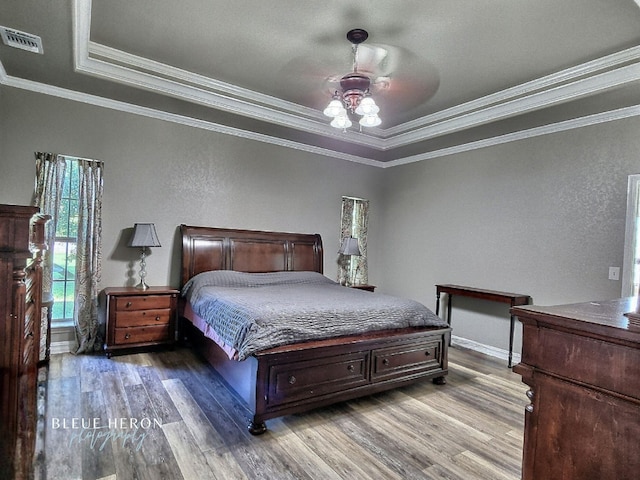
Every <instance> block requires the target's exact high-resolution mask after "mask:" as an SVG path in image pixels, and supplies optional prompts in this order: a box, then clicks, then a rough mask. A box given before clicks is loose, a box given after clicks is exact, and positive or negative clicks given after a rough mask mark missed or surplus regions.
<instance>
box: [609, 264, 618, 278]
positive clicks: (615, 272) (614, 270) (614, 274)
mask: <svg viewBox="0 0 640 480" xmlns="http://www.w3.org/2000/svg"><path fill="white" fill-rule="evenodd" d="M609 280H620V267H609Z"/></svg>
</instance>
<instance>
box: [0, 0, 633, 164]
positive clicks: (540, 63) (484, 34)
mask: <svg viewBox="0 0 640 480" xmlns="http://www.w3.org/2000/svg"><path fill="white" fill-rule="evenodd" d="M0 24H1V25H3V26H6V27H9V28H13V29H16V30H21V31H25V32H28V33H30V34H34V35H38V36H40V37H41V38H42V40H43V45H44V54H43V55H38V54H33V53H30V52H26V51H24V50H18V49H14V48H10V47H8V46H5V45H2V44H0V62H1V67H2V68H0V83H3V84H5V85H8V86H10V87H16V88H24V89H28V90H35V91H40V92H43V93H46V94H51V95H57V96H63V97H67V98H71V99H74V100H79V101H84V102H87V103H94V104H98V105H103V106H105V107H108V108H117V109H121V110H124V111H131V112H133V113H139V114H142V115H147V116H152V117H156V118H162V119H165V120H168V121H175V122H179V123H185V124H189V125H193V126H195V127H198V128H207V129H211V130H215V131H221V132H224V133H229V134H232V135H239V136H243V137H247V138H252V139H255V140H257V141H264V142H269V143H276V144H280V145H284V146H288V147H291V148H297V149H302V150H308V151H315V152H318V153H324V154H329V155H333V156H337V157H339V158H345V159H347V160H353V161H359V162H363V163H370V164H375V165H380V166H389V165H397V164H399V163H406V162H410V161H416V160H422V159H428V158H433V157H435V156H440V155H444V154H447V153H452V152H455V151H463V150H468V149H471V148H479V147H482V146H485V145H491V144H495V143H500V142H503V141H512V140H517V139H519V138H525V137H527V136H532V135H539V134H545V133H549V132H554V131H560V130H563V129H567V128H577V127H580V126H583V125H588V124H593V123H597V122H600V121H611V120H614V119H616V118H624V117H625V116H631V115H638V114H639V113H640V112H639V111H638V105H639V104H640V102H638V100H637V99H638V98H639V97H638V95H639V94H640V88H639V86H640V82H639V80H640V65H639V61H640V8H639V7H638V5H637V3H636V2H635V1H634V0H562V1H561V2H560V1H557V0H536V1H534V0H483V1H479V0H455V1H453V0H411V1H410V0H393V1H373V0H353V1H350V2H345V1H339V0H329V1H325V2H309V1H300V0H279V1H264V0H263V1H260V0H244V1H235V2H227V1H225V2H223V1H215V0H180V1H175V0H135V1H132V0H108V1H104V0H103V1H99V0H94V1H93V2H92V1H91V0H48V1H47V2H42V0H21V1H17V0H15V1H14V0H11V1H3V2H1V3H0ZM352 28H364V29H366V30H367V31H368V32H369V39H368V40H367V41H366V42H365V43H364V44H363V45H362V46H361V47H360V54H362V57H361V58H359V64H360V67H361V68H363V69H364V70H365V71H366V72H367V73H370V74H371V77H372V78H373V79H374V80H378V83H377V86H376V88H375V89H374V96H375V98H376V101H377V103H378V104H379V105H380V107H381V112H380V116H381V117H382V119H383V124H382V125H381V126H380V127H379V128H375V129H366V130H364V131H362V132H359V131H358V129H357V128H355V127H352V129H350V130H349V131H347V132H343V131H340V130H336V129H333V128H331V127H329V126H328V123H329V119H328V118H326V117H324V116H323V115H322V110H323V109H324V107H325V106H326V104H327V103H328V102H329V100H330V99H331V92H332V89H333V88H335V85H336V79H338V78H339V77H340V76H342V75H344V74H345V73H349V72H350V71H351V70H352V52H351V45H350V43H349V42H348V41H347V39H346V37H345V35H346V32H347V31H348V30H350V29H352ZM376 56H377V57H376ZM374 59H375V60H374Z"/></svg>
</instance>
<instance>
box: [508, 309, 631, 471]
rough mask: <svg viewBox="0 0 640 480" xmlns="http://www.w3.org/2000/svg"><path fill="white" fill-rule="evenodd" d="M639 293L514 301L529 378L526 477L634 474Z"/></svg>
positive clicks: (520, 368) (523, 370) (520, 370)
mask: <svg viewBox="0 0 640 480" xmlns="http://www.w3.org/2000/svg"><path fill="white" fill-rule="evenodd" d="M638 308H639V304H638V297H631V298H622V299H616V300H606V301H597V302H585V303H576V304H571V305H558V306H551V307H539V306H528V307H516V308H513V309H512V312H513V313H514V314H515V315H517V316H518V319H519V320H520V321H521V322H522V324H523V342H522V362H521V363H520V364H518V365H516V366H515V367H514V368H513V371H514V372H516V373H519V374H520V375H522V381H523V382H524V383H526V384H527V385H529V387H530V390H529V391H528V392H527V396H528V397H529V399H530V402H531V403H530V404H529V405H528V406H527V407H526V410H525V432H524V451H523V468H522V478H523V480H540V479H550V480H551V479H562V480H635V479H636V478H638V475H639V472H640V447H639V446H638V445H639V444H638V439H640V328H639V327H634V326H632V325H631V324H630V322H629V319H628V318H627V316H626V315H625V314H626V313H628V312H637V311H638Z"/></svg>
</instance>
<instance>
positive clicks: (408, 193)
mask: <svg viewBox="0 0 640 480" xmlns="http://www.w3.org/2000/svg"><path fill="white" fill-rule="evenodd" d="M639 130H640V120H639V119H637V118H632V119H627V120H621V121H616V122H611V123H606V124H602V125H597V126H591V127H585V128H582V129H576V130H572V131H568V132H563V133H557V134H552V135H547V136H543V137H538V138H532V139H528V140H521V141H518V142H513V143H509V144H505V145H501V146H495V147H491V148H484V149H479V150H474V151H471V152H467V153H464V154H459V155H454V156H447V157H442V158H438V159H436V160H431V161H427V162H421V163H414V164H410V165H406V166H402V167H397V168H393V169H390V170H389V171H388V172H387V176H386V178H385V187H384V188H385V193H384V198H383V200H384V201H383V202H382V205H383V206H384V211H383V213H382V216H383V219H384V223H385V229H384V230H383V232H382V239H380V240H379V241H380V242H381V243H383V244H385V245H387V244H388V245H396V246H398V245H401V247H402V248H403V249H406V252H407V253H404V254H402V253H397V254H395V255H394V254H392V255H388V256H385V257H384V267H383V268H384V272H385V275H384V279H383V287H384V288H385V289H387V290H389V291H392V292H405V293H406V294H408V295H410V296H412V297H413V298H416V299H418V300H421V301H423V302H424V303H425V304H427V305H428V306H430V307H431V308H435V287H434V285H435V284H437V283H454V284H461V285H469V286H475V287H480V288H487V289H493V290H503V291H508V292H515V293H524V294H529V295H531V296H532V297H533V300H534V303H536V304H540V305H552V304H561V303H573V302H582V301H591V300H603V299H609V298H616V297H619V296H620V292H621V282H620V281H611V280H608V269H609V267H610V266H619V267H621V266H622V258H623V247H624V232H625V214H626V190H627V177H628V175H630V174H633V173H637V172H639V171H640V140H639V137H638V131H639ZM395 250H396V251H397V250H398V248H396V249H395ZM488 315H489V316H488ZM452 317H453V326H454V334H455V335H460V336H462V337H465V338H468V339H472V340H475V341H479V342H480V343H484V344H490V345H494V346H497V347H501V348H506V347H507V345H508V341H507V339H508V308H507V307H501V306H499V305H496V304H493V305H492V304H487V302H482V301H478V300H468V299H464V298H462V297H460V298H459V299H456V298H455V297H454V311H453V315H452ZM518 337H519V335H518ZM516 344H517V348H516V351H519V348H520V343H519V338H518V339H517V342H516Z"/></svg>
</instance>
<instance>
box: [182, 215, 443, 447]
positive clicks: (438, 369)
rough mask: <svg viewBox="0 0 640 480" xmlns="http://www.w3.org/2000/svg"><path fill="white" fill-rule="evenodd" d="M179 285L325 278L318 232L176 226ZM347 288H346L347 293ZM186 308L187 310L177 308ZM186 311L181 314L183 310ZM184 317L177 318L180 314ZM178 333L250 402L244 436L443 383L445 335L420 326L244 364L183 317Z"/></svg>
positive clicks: (270, 354)
mask: <svg viewBox="0 0 640 480" xmlns="http://www.w3.org/2000/svg"><path fill="white" fill-rule="evenodd" d="M180 231H181V235H182V276H181V286H182V285H184V284H185V283H186V281H187V280H189V279H190V278H191V277H193V276H194V275H196V274H198V273H201V272H204V271H209V270H236V271H241V272H252V273H264V272H276V271H305V270H306V271H315V272H320V273H322V270H323V250H322V239H321V238H320V235H318V234H297V233H279V232H264V231H252V230H232V229H222V228H210V227H195V226H188V225H181V226H180ZM345 288H346V287H345ZM181 307H182V308H184V305H181ZM182 311H183V310H182V309H181V312H182ZM181 316H182V315H181ZM181 323H182V332H183V333H185V334H186V335H187V336H188V337H189V338H190V340H191V342H192V343H193V345H195V346H197V347H198V348H199V349H200V350H201V352H202V353H203V354H204V356H205V357H206V358H207V360H208V361H209V363H210V364H211V365H212V366H213V367H214V368H215V369H216V371H217V372H218V373H220V375H221V376H222V377H223V378H224V379H225V380H226V381H227V383H228V384H229V385H230V386H231V388H232V389H233V390H235V392H236V393H237V394H238V395H239V396H240V397H241V398H242V399H243V400H244V401H245V402H246V403H247V405H248V406H249V409H250V410H251V412H252V415H253V416H252V419H251V421H250V423H249V431H250V432H251V433H252V434H254V435H258V434H261V433H264V432H265V431H266V424H265V420H267V419H269V418H274V417H280V416H283V415H289V414H293V413H300V412H304V411H307V410H310V409H312V408H316V407H320V406H324V405H330V404H333V403H336V402H341V401H345V400H349V399H353V398H357V397H361V396H364V395H369V394H373V393H377V392H381V391H384V390H389V389H392V388H396V387H399V386H402V385H408V384H410V383H413V382H415V381H418V380H424V379H429V378H431V379H433V381H434V383H437V384H443V383H445V375H446V374H447V373H448V370H447V368H448V367H447V348H448V345H449V336H450V329H449V328H442V327H419V328H405V329H397V330H384V331H378V332H372V333H369V334H366V335H358V336H343V337H337V338H330V339H326V340H319V341H310V342H304V343H297V344H293V345H286V346H282V347H277V348H273V349H269V350H265V351H262V352H260V353H257V354H255V355H254V356H252V357H249V358H248V359H246V360H243V361H241V362H239V361H235V360H230V359H229V358H228V356H227V354H226V353H225V352H224V351H223V350H222V349H221V348H220V347H219V346H218V345H216V343H215V342H213V341H211V340H209V339H208V338H206V337H205V336H204V335H202V333H200V332H199V330H197V329H196V328H195V327H193V325H191V323H190V322H189V321H188V320H186V319H183V321H182V322H181Z"/></svg>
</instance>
